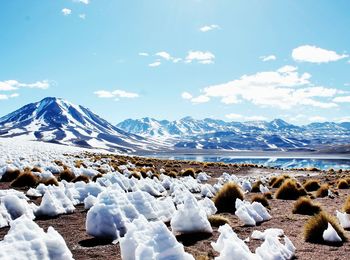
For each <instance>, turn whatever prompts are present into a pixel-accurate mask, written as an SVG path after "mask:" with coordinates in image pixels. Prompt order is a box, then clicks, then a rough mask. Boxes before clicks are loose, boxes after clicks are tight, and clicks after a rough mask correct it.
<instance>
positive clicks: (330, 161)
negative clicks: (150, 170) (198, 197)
mask: <svg viewBox="0 0 350 260" xmlns="http://www.w3.org/2000/svg"><path fill="white" fill-rule="evenodd" d="M150 157H154V158H159V159H169V160H190V161H200V162H224V163H238V164H242V163H252V164H258V165H264V166H273V167H279V168H283V169H290V168H311V167H316V168H318V169H321V170H327V169H330V168H333V169H334V170H339V169H343V170H347V169H350V158H335V157H332V158H322V157H312V158H293V157H261V156H259V157H241V156H227V155H222V156H218V155H214V156H211V155H179V154H176V155H164V154H160V155H157V154H155V155H151V156H150Z"/></svg>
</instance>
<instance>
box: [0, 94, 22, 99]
mask: <svg viewBox="0 0 350 260" xmlns="http://www.w3.org/2000/svg"><path fill="white" fill-rule="evenodd" d="M18 96H19V94H18V93H13V94H10V95H6V94H0V100H7V99H10V98H15V97H18Z"/></svg>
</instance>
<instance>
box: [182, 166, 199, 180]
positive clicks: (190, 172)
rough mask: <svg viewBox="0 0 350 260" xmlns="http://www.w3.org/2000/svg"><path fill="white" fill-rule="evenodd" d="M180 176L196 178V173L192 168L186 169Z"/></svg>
mask: <svg viewBox="0 0 350 260" xmlns="http://www.w3.org/2000/svg"><path fill="white" fill-rule="evenodd" d="M181 176H182V177H185V176H191V177H193V178H196V171H195V170H194V169H193V168H187V169H185V170H184V171H183V172H182V173H181Z"/></svg>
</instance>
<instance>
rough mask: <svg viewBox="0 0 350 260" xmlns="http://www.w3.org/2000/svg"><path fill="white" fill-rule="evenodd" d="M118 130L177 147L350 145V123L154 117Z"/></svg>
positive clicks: (314, 147) (296, 148)
mask: <svg viewBox="0 0 350 260" xmlns="http://www.w3.org/2000/svg"><path fill="white" fill-rule="evenodd" d="M117 127H119V128H121V129H123V130H125V131H127V132H130V133H133V134H138V135H141V136H144V137H148V138H157V139H162V140H166V141H170V142H171V143H172V144H173V145H174V147H175V148H184V149H223V150H273V151H314V150H319V149H324V148H325V147H328V148H329V147H330V146H337V145H344V144H349V143H350V123H333V122H325V123H312V124H309V125H305V126H296V125H293V124H289V123H287V122H285V121H284V120H282V119H275V120H273V121H271V122H267V121H249V122H225V121H223V120H215V119H209V118H206V119H203V120H197V119H193V118H192V117H185V118H182V119H180V120H176V121H167V120H156V119H153V118H142V119H135V120H133V119H127V120H125V121H123V122H121V123H119V124H118V125H117Z"/></svg>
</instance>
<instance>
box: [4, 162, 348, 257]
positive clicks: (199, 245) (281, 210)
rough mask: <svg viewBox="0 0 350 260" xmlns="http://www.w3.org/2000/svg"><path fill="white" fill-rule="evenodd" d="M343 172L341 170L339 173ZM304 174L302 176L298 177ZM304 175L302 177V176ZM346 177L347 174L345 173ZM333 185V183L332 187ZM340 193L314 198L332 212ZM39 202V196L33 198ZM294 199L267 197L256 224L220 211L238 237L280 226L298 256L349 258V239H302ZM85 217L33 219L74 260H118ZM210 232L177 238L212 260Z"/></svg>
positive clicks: (245, 170)
mask: <svg viewBox="0 0 350 260" xmlns="http://www.w3.org/2000/svg"><path fill="white" fill-rule="evenodd" d="M153 163H154V166H155V168H157V169H159V168H161V167H162V166H163V165H164V164H165V163H164V162H162V161H161V160H155V161H154V162H153ZM179 164H180V169H181V168H182V169H184V168H187V167H192V168H195V169H203V170H204V171H205V172H207V173H208V174H210V175H211V176H212V177H213V178H212V179H211V180H210V183H212V184H213V183H216V177H218V176H220V175H221V174H222V173H223V172H227V173H234V174H236V175H245V176H249V175H257V174H259V175H262V176H264V175H266V174H270V173H278V174H289V175H290V176H295V177H296V178H297V179H298V181H299V182H301V183H302V182H303V181H304V180H306V179H309V178H313V179H314V178H317V179H320V181H321V183H331V184H332V183H333V184H335V183H336V180H337V179H338V178H339V177H340V175H341V174H338V173H329V172H320V171H319V172H307V171H282V170H276V169H266V168H257V167H253V166H246V167H239V168H237V167H236V166H234V167H233V166H232V165H229V166H227V165H223V164H220V165H216V164H214V165H212V166H206V167H203V165H202V164H197V163H193V162H182V163H181V162H179ZM342 174H344V173H342ZM301 175H303V176H301ZM304 175H305V176H304ZM346 175H348V176H349V173H346ZM332 187H334V186H332ZM7 188H9V184H8V183H1V182H0V189H7ZM337 191H338V192H339V196H335V198H333V199H331V198H317V199H314V200H313V201H314V202H316V203H319V204H320V205H321V206H322V208H323V209H324V210H325V211H327V212H329V213H330V214H332V215H334V214H335V210H337V209H338V210H340V209H341V207H342V204H343V203H344V201H345V199H346V197H347V196H348V195H349V194H350V192H349V191H350V190H337ZM272 192H273V193H274V192H275V189H273V190H272ZM253 195H254V194H248V195H247V196H246V199H248V200H249V199H250V198H251V196H253ZM34 202H35V203H40V199H39V200H36V201H34ZM294 202H295V201H293V200H290V201H287V200H277V199H271V200H269V204H270V207H271V210H270V214H271V215H272V219H271V220H270V221H267V222H264V223H262V224H261V225H259V226H256V227H244V226H242V224H241V223H240V221H239V220H238V218H237V217H236V216H235V215H233V214H228V213H223V214H220V215H222V216H225V217H226V218H227V219H229V222H230V225H231V227H232V228H233V230H234V231H235V232H236V233H237V234H238V236H239V237H240V238H241V239H245V238H247V237H249V236H250V235H251V234H252V232H253V231H254V230H261V231H263V230H265V229H267V228H272V227H273V228H281V229H283V230H284V232H285V234H286V235H287V236H288V237H289V238H290V239H291V241H292V242H293V244H294V245H295V247H296V258H297V259H316V258H319V259H349V252H350V242H345V243H344V244H343V245H342V246H340V247H334V246H329V245H320V244H312V243H306V242H304V238H303V226H304V224H305V222H306V221H307V219H308V218H309V216H304V215H297V214H292V207H293V203H294ZM85 219H86V211H85V210H84V208H83V206H81V205H79V206H77V207H76V211H75V212H74V213H73V214H69V215H61V216H59V217H57V218H51V219H37V220H36V221H35V222H36V223H38V225H39V226H40V227H42V228H44V229H45V230H46V229H47V228H48V227H49V226H53V227H54V228H55V229H56V230H57V231H58V232H59V233H60V234H61V235H62V236H63V238H64V239H65V241H66V243H67V245H68V247H69V249H70V250H71V252H72V253H73V256H74V258H75V259H84V260H85V259H95V260H96V259H120V258H121V256H120V248H119V245H118V244H112V243H111V241H102V240H98V239H94V238H92V237H91V236H89V235H87V234H86V231H85ZM8 230H9V228H8V227H7V228H2V229H0V239H1V240H2V239H3V237H4V235H6V233H7V232H8ZM213 230H214V232H213V234H212V235H207V234H196V235H190V236H177V239H178V240H179V241H181V242H182V243H183V244H184V245H185V250H186V251H187V252H189V253H191V254H193V255H194V257H195V258H196V259H199V258H201V259H205V258H202V257H205V256H207V257H208V258H209V259H213V258H214V257H215V256H217V255H218V254H217V253H216V252H215V251H214V250H213V248H212V247H211V245H210V243H211V242H214V241H216V240H217V238H218V236H219V233H218V231H217V230H218V228H215V227H214V228H213ZM346 235H347V236H348V238H350V232H349V231H346ZM261 243H262V242H261V241H258V240H250V242H248V246H249V247H250V249H251V250H252V251H254V250H255V248H256V247H258V246H259V245H260V244H261Z"/></svg>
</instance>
